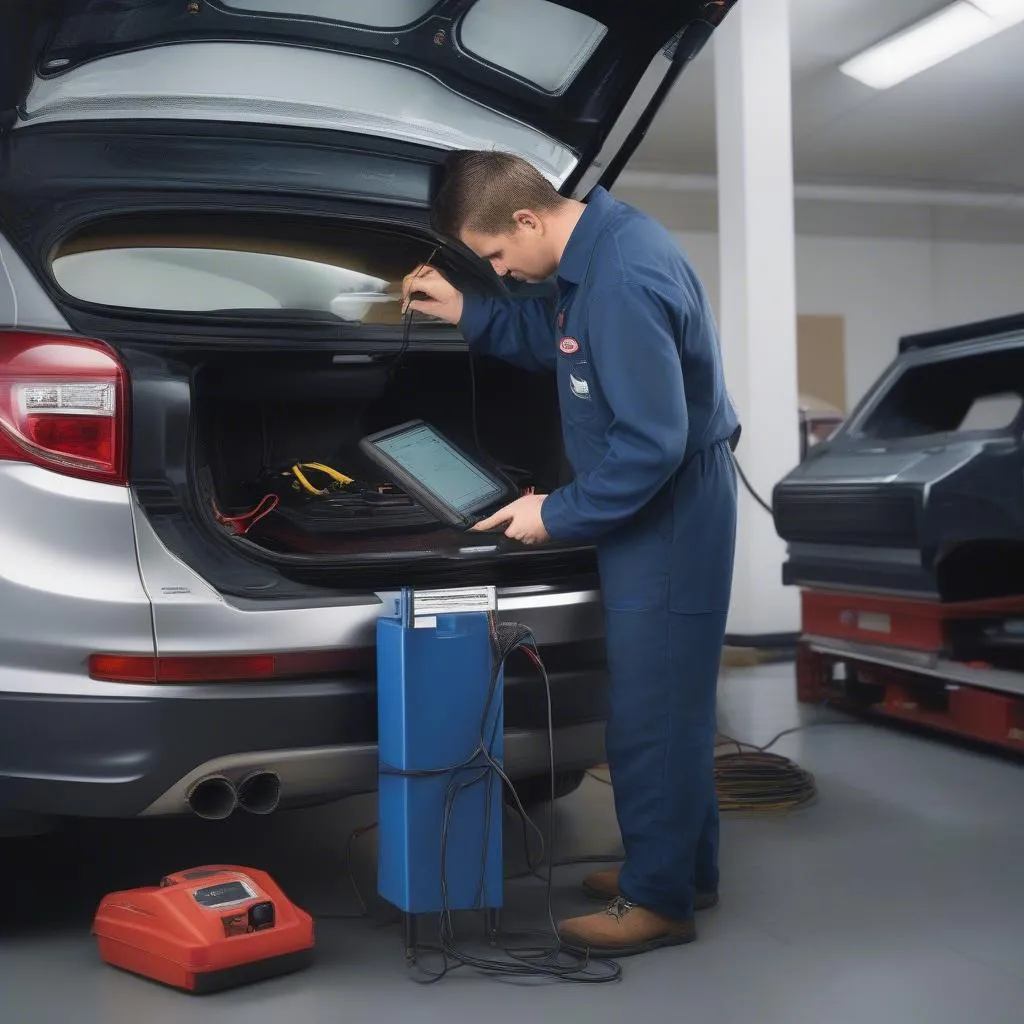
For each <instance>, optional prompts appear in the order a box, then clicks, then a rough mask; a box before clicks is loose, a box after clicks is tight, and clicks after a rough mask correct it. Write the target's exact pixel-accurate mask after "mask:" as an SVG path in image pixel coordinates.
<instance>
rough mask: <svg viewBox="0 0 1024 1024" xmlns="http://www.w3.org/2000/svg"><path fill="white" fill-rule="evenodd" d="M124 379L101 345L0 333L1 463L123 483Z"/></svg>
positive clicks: (125, 476) (125, 417)
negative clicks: (4, 461)
mask: <svg viewBox="0 0 1024 1024" xmlns="http://www.w3.org/2000/svg"><path fill="white" fill-rule="evenodd" d="M125 378H126V375H125V372H124V368H123V367H122V366H121V364H120V362H119V361H118V359H117V357H116V356H115V355H114V353H113V352H112V351H111V350H110V349H109V348H107V346H106V345H104V344H102V343H101V342H98V341H90V340H86V339H80V338H67V337H61V336H56V335H54V336H51V335H43V334H25V333H20V332H18V333H9V332H0V459H6V460H15V461H18V462H31V463H34V464H36V465H39V466H45V467H46V468H47V469H53V470H56V471H57V472H60V473H65V474H67V475H69V476H77V477H83V478H85V479H87V480H99V481H101V482H103V483H118V484H123V483H125V482H126V478H127V457H126V442H127V429H126V428H127V387H126V379H125Z"/></svg>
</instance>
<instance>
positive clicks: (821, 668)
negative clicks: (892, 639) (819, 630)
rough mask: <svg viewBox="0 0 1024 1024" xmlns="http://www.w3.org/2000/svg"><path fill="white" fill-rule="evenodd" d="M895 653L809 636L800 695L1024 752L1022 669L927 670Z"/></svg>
mask: <svg viewBox="0 0 1024 1024" xmlns="http://www.w3.org/2000/svg"><path fill="white" fill-rule="evenodd" d="M894 657H895V656H894V655H893V654H892V652H889V651H879V650H878V649H870V648H869V649H867V650H861V649H858V648H857V647H855V646H853V645H850V647H849V648H848V649H846V650H843V649H842V648H830V647H828V646H826V645H822V644H820V643H817V642H815V641H807V640H805V641H803V642H802V643H801V644H800V647H799V649H798V651H797V697H798V699H799V700H800V701H801V702H804V703H811V704H821V703H824V702H825V701H827V702H828V703H829V704H830V705H831V706H833V707H838V708H843V709H847V710H850V711H855V712H860V713H869V714H874V715H879V716H881V717H883V718H888V719H897V720H901V721H905V722H911V723H913V724H915V725H920V726H925V727H927V728H929V729H935V730H939V731H941V732H944V733H948V734H952V735H956V736H960V737H964V738H969V739H973V740H979V741H981V742H984V743H989V744H992V745H994V746H998V747H1001V748H1003V749H1005V750H1013V751H1017V752H1019V753H1024V675H1021V674H1019V673H1010V672H1000V671H999V670H997V669H982V668H977V667H973V668H972V667H970V666H958V665H956V664H955V663H944V664H943V663H938V664H936V665H934V666H932V667H930V668H928V669H925V670H922V669H920V668H914V667H910V666H909V665H906V664H903V665H901V664H899V663H898V661H895V660H894ZM1000 686H1001V687H1003V688H1002V689H1000V688H998V687H1000ZM1007 687H1010V689H1007Z"/></svg>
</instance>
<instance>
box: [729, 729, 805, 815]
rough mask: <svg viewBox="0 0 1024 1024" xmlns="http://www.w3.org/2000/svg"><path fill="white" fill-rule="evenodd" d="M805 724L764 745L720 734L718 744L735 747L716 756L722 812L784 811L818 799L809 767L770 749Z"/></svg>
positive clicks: (769, 812)
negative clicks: (733, 750) (773, 752)
mask: <svg viewBox="0 0 1024 1024" xmlns="http://www.w3.org/2000/svg"><path fill="white" fill-rule="evenodd" d="M802 728H805V727H804V726H798V727H797V728H795V729H786V730H784V731H783V732H780V733H779V734H778V736H776V737H775V738H774V739H773V740H772V741H771V742H770V743H766V744H765V745H764V746H763V747H755V746H754V745H753V744H750V743H742V742H741V741H740V740H736V739H733V738H732V737H731V736H725V735H723V734H719V738H718V741H717V742H716V746H718V747H722V746H734V747H735V748H736V750H735V752H733V753H727V754H718V756H716V757H715V789H716V791H717V793H718V806H719V808H720V810H721V811H722V812H723V813H725V814H730V813H732V814H782V813H785V812H787V811H794V810H796V809H797V808H799V807H805V806H807V805H808V804H810V803H813V802H814V801H815V800H816V799H817V796H818V787H817V784H816V783H815V781H814V776H813V775H812V774H811V773H810V772H809V771H807V769H806V768H801V767H800V766H799V765H798V764H796V763H795V762H794V761H791V760H790V759H789V758H788V757H783V756H782V755H781V754H772V753H769V750H770V749H771V748H772V747H774V746H775V744H776V743H778V742H779V740H780V739H782V737H783V736H788V735H790V734H791V733H794V732H799V731H800V730H801V729H802Z"/></svg>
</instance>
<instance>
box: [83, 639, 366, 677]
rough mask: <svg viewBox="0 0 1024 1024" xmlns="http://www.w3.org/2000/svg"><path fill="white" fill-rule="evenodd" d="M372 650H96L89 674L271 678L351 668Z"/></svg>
mask: <svg viewBox="0 0 1024 1024" xmlns="http://www.w3.org/2000/svg"><path fill="white" fill-rule="evenodd" d="M371 655H372V652H370V651H366V650H363V649H361V648H346V649H344V650H331V651H294V652H288V653H283V654H226V655H222V654H210V655H204V654H200V655H182V656H179V657H174V656H171V657H167V658H150V657H147V656H146V655H137V654H94V655H92V657H91V658H90V659H89V675H90V677H91V678H93V679H96V680H99V681H100V682H105V683H232V682H236V683H240V682H246V683H258V682H261V681H266V680H269V679H289V678H298V677H300V676H316V675H328V674H332V673H338V672H351V671H352V670H353V669H355V668H361V667H365V666H366V665H367V664H369V663H370V661H371V660H372V658H371V657H370V656H371Z"/></svg>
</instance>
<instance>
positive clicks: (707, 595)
mask: <svg viewBox="0 0 1024 1024" xmlns="http://www.w3.org/2000/svg"><path fill="white" fill-rule="evenodd" d="M433 215H434V219H435V223H436V225H437V227H438V229H439V230H440V231H441V232H442V233H444V234H446V235H449V236H451V237H455V238H458V239H459V240H461V241H462V242H463V243H464V244H466V245H467V246H469V247H470V248H471V249H472V250H473V251H474V252H475V253H476V254H477V255H478V256H480V257H482V258H483V259H485V260H488V261H489V262H490V264H491V266H492V267H493V268H494V270H495V272H496V273H497V274H498V275H499V276H500V277H505V276H506V275H508V276H511V277H512V278H515V279H517V280H519V281H524V282H532V283H541V282H548V283H549V285H550V287H551V294H550V295H549V296H542V297H535V298H516V297H509V298H480V297H474V296H472V295H469V294H462V293H460V292H459V291H458V290H457V289H456V288H455V287H453V286H452V285H451V284H450V283H449V282H448V281H447V280H446V279H445V278H444V277H443V275H441V274H440V273H439V272H438V271H437V270H435V269H433V268H430V267H426V266H421V267H418V268H416V270H414V271H413V272H412V273H411V274H410V275H409V276H408V277H406V279H405V281H404V284H403V296H404V302H405V308H411V309H413V310H417V311H419V312H421V313H424V314H428V315H431V316H434V317H438V318H440V319H442V320H445V321H447V322H449V323H452V324H457V325H458V326H459V327H460V329H461V331H462V333H463V335H464V336H465V338H466V339H467V341H468V342H469V343H470V345H471V346H472V348H473V350H474V351H478V352H481V353H487V354H490V355H493V356H497V357H500V358H502V359H505V360H507V361H509V362H511V363H515V364H517V365H519V366H523V367H527V368H529V369H531V370H535V371H554V373H555V374H556V376H557V381H558V395H559V404H560V408H561V417H562V429H563V435H564V443H565V448H566V453H567V455H568V458H569V461H570V464H571V466H572V469H573V472H574V474H575V478H574V479H573V481H572V482H571V483H569V484H568V485H567V486H564V487H562V488H560V489H558V490H555V491H554V492H553V493H551V494H548V495H546V496H545V495H539V494H531V495H527V496H525V497H521V498H519V499H518V500H517V501H514V502H512V503H511V504H510V505H508V506H507V507H505V508H504V509H502V510H501V511H500V512H498V513H497V514H496V515H494V516H492V517H490V518H489V519H487V520H486V521H484V522H481V523H479V524H478V527H477V528H478V529H480V530H490V529H494V528H496V527H499V528H500V527H501V526H504V527H505V528H506V529H505V532H506V534H507V535H508V536H509V537H511V538H514V539H517V540H519V541H521V542H523V543H526V544H539V543H543V542H545V541H548V540H549V539H553V540H556V541H584V542H594V543H595V545H596V550H597V557H598V566H599V571H600V579H601V589H602V598H603V603H604V609H605V619H606V642H607V651H608V665H609V669H610V677H611V683H610V695H609V716H608V726H607V757H608V764H609V768H610V770H611V777H612V785H613V792H614V798H615V807H616V814H617V817H618V822H619V827H620V830H621V833H622V840H623V846H624V850H625V860H624V863H623V866H622V869H621V872H616V871H607V872H598V873H596V874H593V875H591V876H590V877H588V879H587V880H586V882H585V883H584V887H585V889H586V891H587V892H588V894H589V895H590V896H592V897H598V898H603V899H607V900H608V905H607V909H606V910H605V911H602V912H599V913H595V914H590V915H587V916H584V917H577V918H573V919H570V920H565V921H562V922H560V924H559V933H560V937H561V939H562V941H563V942H564V943H565V944H566V945H569V946H573V947H586V948H589V949H590V950H591V951H593V952H594V953H599V954H602V955H608V956H614V957H622V956H628V955H631V954H633V953H640V952H643V951H646V950H651V949H655V948H658V947H660V946H666V945H675V944H679V943H684V942H689V941H692V940H693V939H694V938H695V937H696V929H695V926H694V920H693V917H694V911H695V910H700V909H702V908H706V907H710V906H713V905H714V904H716V903H717V901H718V804H717V800H716V797H715V786H714V765H713V757H714V742H715V728H716V726H715V703H716V689H717V679H718V670H719V664H720V658H721V652H722V645H723V640H724V635H725V624H726V614H727V611H728V607H729V597H730V591H731V587H732V570H733V553H734V547H735V534H736V477H735V467H734V465H733V463H732V455H731V451H730V444H731V443H733V442H734V440H735V439H736V438H738V435H739V425H738V419H737V416H736V413H735V412H734V410H733V407H732V404H731V402H730V399H729V397H728V394H727V392H726V387H725V382H724V380H723V373H722V362H721V354H720V351H719V346H718V340H717V334H716V328H715V325H714V321H713V315H712V312H711V309H710V306H709V303H708V300H707V297H706V295H705V292H704V289H703V287H702V285H701V283H700V281H699V280H698V278H697V276H696V274H695V272H694V270H693V269H692V268H691V266H690V265H689V263H688V262H687V260H686V258H685V257H684V255H683V254H682V253H681V252H680V250H679V248H678V247H677V245H676V244H675V242H674V241H673V240H672V237H671V236H670V235H669V233H668V232H667V231H666V230H665V229H664V228H663V227H662V226H661V225H659V224H658V223H657V222H655V221H653V220H652V219H650V218H649V217H647V216H646V215H645V214H643V213H641V212H639V211H637V210H635V209H632V208H631V207H629V206H627V205H625V204H623V203H621V202H618V201H616V200H614V199H613V198H612V197H611V196H610V195H609V194H608V193H607V192H606V191H605V190H604V189H602V188H597V189H595V190H594V191H593V192H592V193H591V194H590V195H589V196H588V197H587V201H586V202H585V203H583V202H578V201H576V200H571V199H565V198H564V197H563V196H561V195H560V194H559V193H558V192H557V191H555V189H554V188H553V187H552V186H551V184H550V183H549V182H548V181H547V179H546V178H544V177H543V176H542V175H541V174H540V173H539V172H538V171H537V170H535V169H534V168H533V166H532V165H530V164H528V163H526V162H525V161H523V160H521V159H519V158H517V157H513V156H510V155H506V154H502V153H496V152H459V153H455V154H453V155H452V157H451V158H450V160H449V162H448V166H447V168H446V172H445V176H444V179H443V181H442V185H441V188H440V191H439V194H438V196H437V199H436V201H435V203H434V208H433ZM524 415H529V413H528V412H524Z"/></svg>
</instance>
